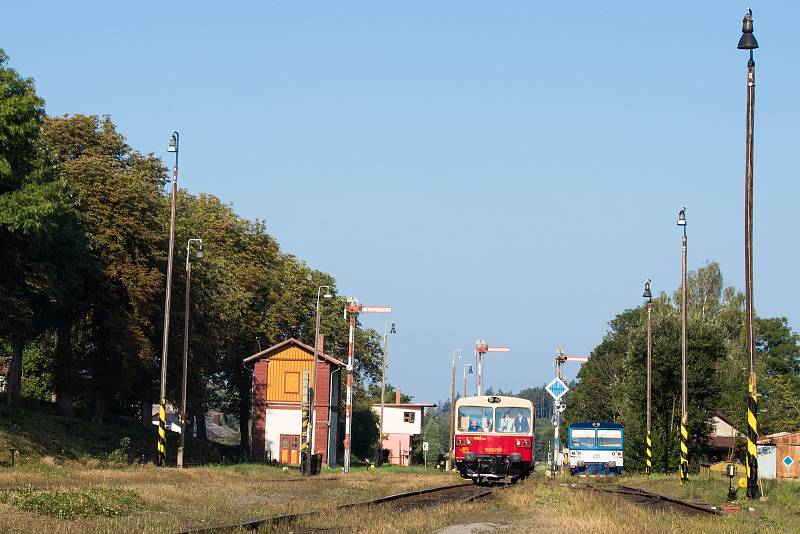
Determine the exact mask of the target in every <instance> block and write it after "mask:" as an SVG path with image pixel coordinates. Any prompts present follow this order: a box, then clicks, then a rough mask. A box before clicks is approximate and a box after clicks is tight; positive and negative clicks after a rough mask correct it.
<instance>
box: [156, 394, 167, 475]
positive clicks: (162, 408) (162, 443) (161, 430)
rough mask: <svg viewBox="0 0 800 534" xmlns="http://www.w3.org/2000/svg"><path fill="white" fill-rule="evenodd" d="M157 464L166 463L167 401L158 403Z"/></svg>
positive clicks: (162, 400) (163, 464)
mask: <svg viewBox="0 0 800 534" xmlns="http://www.w3.org/2000/svg"><path fill="white" fill-rule="evenodd" d="M157 449H158V465H161V466H165V465H167V401H166V400H165V399H161V404H159V405H158V445H157Z"/></svg>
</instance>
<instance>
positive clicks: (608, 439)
mask: <svg viewBox="0 0 800 534" xmlns="http://www.w3.org/2000/svg"><path fill="white" fill-rule="evenodd" d="M567 439H568V440H569V441H568V442H567V443H568V444H569V472H570V474H571V475H618V474H621V473H622V471H623V469H624V465H625V464H624V458H623V449H624V448H625V430H624V429H623V428H622V425H620V424H617V423H588V422H587V423H572V424H571V425H569V432H568V435H567Z"/></svg>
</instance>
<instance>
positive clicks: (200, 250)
mask: <svg viewBox="0 0 800 534" xmlns="http://www.w3.org/2000/svg"><path fill="white" fill-rule="evenodd" d="M205 257H206V251H205V249H204V248H203V242H202V241H200V246H199V247H197V259H198V260H202V259H203V258H205Z"/></svg>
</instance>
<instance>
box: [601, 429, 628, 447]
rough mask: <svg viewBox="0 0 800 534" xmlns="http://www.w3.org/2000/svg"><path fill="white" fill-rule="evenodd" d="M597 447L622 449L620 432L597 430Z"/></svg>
mask: <svg viewBox="0 0 800 534" xmlns="http://www.w3.org/2000/svg"><path fill="white" fill-rule="evenodd" d="M597 446H598V447H608V448H614V449H620V448H622V430H611V429H598V430H597Z"/></svg>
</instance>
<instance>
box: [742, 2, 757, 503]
mask: <svg viewBox="0 0 800 534" xmlns="http://www.w3.org/2000/svg"><path fill="white" fill-rule="evenodd" d="M738 48H739V49H740V50H749V51H750V59H749V61H748V62H747V126H746V133H745V157H744V159H745V173H744V277H745V280H744V287H745V290H744V291H745V293H744V301H745V304H744V307H745V310H744V328H745V332H746V333H747V355H748V370H749V379H748V393H749V396H748V399H747V498H748V499H757V498H759V497H760V496H761V491H760V489H759V487H758V448H757V446H756V443H757V441H758V393H757V389H756V342H755V332H754V329H755V324H754V323H755V313H754V312H753V130H754V121H755V99H756V63H755V61H753V50H755V49H756V48H758V41H756V38H755V36H754V35H753V12H752V11H750V9H748V10H747V11H746V12H745V14H744V20H743V21H742V37H741V38H740V39H739V45H738Z"/></svg>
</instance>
